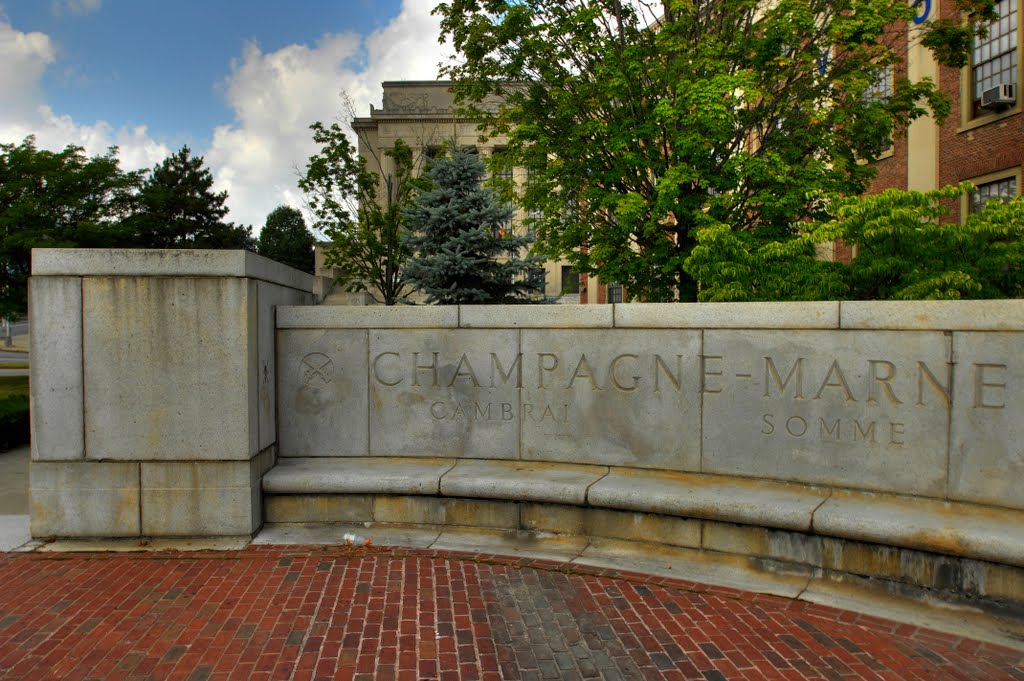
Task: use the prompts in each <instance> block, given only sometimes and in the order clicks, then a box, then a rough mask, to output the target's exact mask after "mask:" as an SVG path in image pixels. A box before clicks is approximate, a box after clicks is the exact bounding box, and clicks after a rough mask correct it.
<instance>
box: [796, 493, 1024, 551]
mask: <svg viewBox="0 0 1024 681" xmlns="http://www.w3.org/2000/svg"><path fill="white" fill-rule="evenodd" d="M814 531H815V532H817V533H819V534H826V535H830V536H836V537H843V538H845V539H854V540H859V541H865V542H872V543H876V544H896V545H899V546H905V547H907V548H913V549H920V550H922V551H931V552H933V553H947V554H953V555H961V556H969V557H971V558H980V559H982V560H990V561H994V562H997V563H1009V564H1012V565H1024V513H1022V512H1020V511H1011V510H1008V509H1001V508H993V507H991V506H978V505H974V504H963V503H951V502H942V501H933V500H928V499H917V498H913V497H897V496H892V495H882V494H872V493H869V492H848V491H845V490H836V491H835V492H834V493H833V494H832V496H830V497H829V499H828V500H827V501H826V502H825V503H824V504H822V506H821V508H819V509H818V510H817V511H816V512H815V513H814Z"/></svg>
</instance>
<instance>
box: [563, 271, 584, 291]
mask: <svg viewBox="0 0 1024 681" xmlns="http://www.w3.org/2000/svg"><path fill="white" fill-rule="evenodd" d="M579 292H580V273H579V272H573V271H572V268H571V267H569V266H568V265H562V293H579Z"/></svg>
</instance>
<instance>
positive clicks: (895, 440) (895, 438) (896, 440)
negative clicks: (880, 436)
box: [889, 421, 906, 445]
mask: <svg viewBox="0 0 1024 681" xmlns="http://www.w3.org/2000/svg"><path fill="white" fill-rule="evenodd" d="M905 433H906V427H905V426H904V425H903V424H902V423H892V422H891V421H890V422H889V444H891V445H901V444H903V435H904V434H905Z"/></svg>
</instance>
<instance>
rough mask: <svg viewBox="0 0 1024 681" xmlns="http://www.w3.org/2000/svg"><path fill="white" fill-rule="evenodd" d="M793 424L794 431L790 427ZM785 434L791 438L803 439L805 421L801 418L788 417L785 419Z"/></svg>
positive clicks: (805, 430) (805, 429) (805, 428)
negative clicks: (795, 425)
mask: <svg viewBox="0 0 1024 681" xmlns="http://www.w3.org/2000/svg"><path fill="white" fill-rule="evenodd" d="M794 423H796V424H797V427H796V428H795V429H794V428H793V426H792V424H794ZM786 432H787V433H789V434H790V435H792V436H793V437H803V434H804V433H806V432H807V421H805V420H804V419H803V417H802V416H790V417H789V418H788V419H786Z"/></svg>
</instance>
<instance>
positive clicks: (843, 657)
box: [0, 545, 1024, 681]
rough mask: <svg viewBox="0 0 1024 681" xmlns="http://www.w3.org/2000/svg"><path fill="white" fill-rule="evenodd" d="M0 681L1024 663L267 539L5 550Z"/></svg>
mask: <svg viewBox="0 0 1024 681" xmlns="http://www.w3.org/2000/svg"><path fill="white" fill-rule="evenodd" d="M0 585H2V591H0V679H19V680H35V679H38V680H42V679H47V680H49V679H77V680H87V679H128V680H131V679H160V680H165V679H166V680H171V679H181V680H183V681H198V680H200V679H202V680H206V681H229V680H232V679H239V680H240V679H245V680H250V679H251V680H257V679H259V680H269V679H294V680H296V681H298V680H308V679H324V680H327V679H345V680H358V681H370V680H371V679H376V680H380V681H390V680H402V681H404V680H408V681H417V680H423V679H438V680H441V681H449V680H451V681H455V680H456V679H480V680H492V679H493V680H497V679H522V680H524V681H527V680H532V679H608V680H611V679H693V680H695V681H696V680H701V681H725V680H735V679H759V680H760V679H765V680H773V679H818V680H829V681H852V680H859V679H874V680H878V679H885V680H897V679H919V680H926V679H927V680H943V679H960V680H963V679H984V680H986V681H1001V680H1006V681H1014V680H1016V681H1020V680H1021V679H1024V652H1021V651H1020V650H1013V649H1010V648H1005V647H1000V646H997V645H992V644H987V643H980V642H978V641H973V640H970V639H966V638H963V637H959V636H956V635H950V634H943V633H938V632H935V631H930V630H927V629H923V628H919V627H915V626H913V625H907V624H900V623H897V622H893V621H889V620H884V619H881V618H878V617H873V616H870V615H862V614H857V613H853V612H850V611H845V610H840V609H836V608H831V607H825V606H821V605H816V604H812V603H807V602H803V601H797V600H793V599H788V598H782V597H778V596H767V595H763V594H755V593H751V592H744V591H740V590H735V589H729V588H722V587H713V586H708V585H705V584H700V583H697V582H690V581H686V580H683V579H673V578H665V577H652V576H650V575H646V574H643V573H633V572H619V571H616V570H608V569H601V568H594V567H587V566H580V565H571V566H570V565H567V564H565V563H560V562H557V561H546V560H534V559H528V558H518V559H517V558H508V557H502V556H498V555H486V554H472V553H469V554H465V553H459V552H451V551H432V550H423V549H402V548H385V547H375V546H370V547H347V546H337V545H335V546H268V545H259V546H257V545H253V546H249V547H247V548H245V549H243V550H239V551H210V552H200V553H192V554H186V553H178V552H156V553H127V554H126V553H92V554H89V553H84V554H68V553H43V552H33V553H6V554H0Z"/></svg>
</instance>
